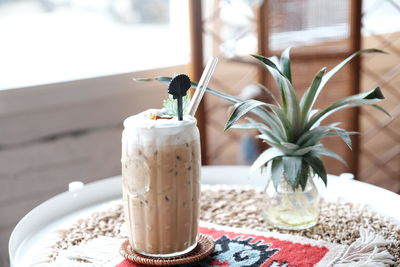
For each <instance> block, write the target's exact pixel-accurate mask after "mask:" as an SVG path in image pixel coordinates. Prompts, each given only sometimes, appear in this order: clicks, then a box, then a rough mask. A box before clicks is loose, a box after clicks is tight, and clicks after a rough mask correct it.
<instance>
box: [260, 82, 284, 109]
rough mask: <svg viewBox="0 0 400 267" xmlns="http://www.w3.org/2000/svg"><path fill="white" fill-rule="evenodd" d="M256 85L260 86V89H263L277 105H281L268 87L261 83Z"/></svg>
mask: <svg viewBox="0 0 400 267" xmlns="http://www.w3.org/2000/svg"><path fill="white" fill-rule="evenodd" d="M257 86H258V87H260V88H261V89H263V90H264V91H265V92H266V93H267V94H268V95H269V96H270V97H271V98H272V100H274V102H275V104H276V105H277V106H278V107H280V106H281V104H280V103H279V101H278V99H277V98H276V96H275V94H274V93H273V92H272V91H271V90H270V89H268V88H267V87H266V86H264V85H262V84H261V83H257Z"/></svg>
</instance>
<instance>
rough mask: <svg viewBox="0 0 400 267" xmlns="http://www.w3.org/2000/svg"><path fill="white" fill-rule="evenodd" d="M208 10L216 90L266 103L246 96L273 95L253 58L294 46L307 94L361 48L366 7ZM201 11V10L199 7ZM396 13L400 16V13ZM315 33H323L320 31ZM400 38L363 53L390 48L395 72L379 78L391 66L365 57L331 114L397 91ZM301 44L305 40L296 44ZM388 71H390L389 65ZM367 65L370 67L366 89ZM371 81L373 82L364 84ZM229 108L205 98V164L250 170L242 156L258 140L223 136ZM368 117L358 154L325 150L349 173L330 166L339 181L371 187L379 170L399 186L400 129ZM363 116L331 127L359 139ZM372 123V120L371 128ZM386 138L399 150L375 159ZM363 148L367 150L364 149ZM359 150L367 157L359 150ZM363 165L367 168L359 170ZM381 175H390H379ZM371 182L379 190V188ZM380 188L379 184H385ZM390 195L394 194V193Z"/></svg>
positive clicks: (332, 96)
mask: <svg viewBox="0 0 400 267" xmlns="http://www.w3.org/2000/svg"><path fill="white" fill-rule="evenodd" d="M191 1H194V2H200V1H197V0H191ZM387 1H388V2H393V1H390V0H387ZM201 2H202V4H203V6H202V10H203V17H202V20H201V21H200V23H201V25H200V26H201V31H202V32H203V35H202V38H203V40H202V41H203V43H204V49H203V53H202V54H203V55H204V59H207V55H209V54H213V55H216V56H218V57H219V58H220V63H219V65H218V68H217V70H216V73H215V74H214V76H213V79H212V82H211V84H210V86H211V87H214V88H216V89H218V90H221V91H224V92H227V93H230V94H233V95H241V96H243V97H246V96H253V95H252V93H254V94H255V95H256V96H257V97H258V98H262V99H263V98H264V99H266V96H264V95H257V94H256V93H255V92H254V91H252V90H244V88H246V86H248V85H251V84H254V83H255V82H261V83H264V84H266V85H267V86H269V87H272V88H273V83H272V81H271V79H270V78H269V76H268V75H267V73H266V72H265V70H264V69H259V67H258V65H257V64H255V62H254V61H252V60H251V58H250V57H249V56H248V54H250V53H259V54H262V55H268V56H270V55H279V53H280V51H281V50H282V49H284V48H285V47H286V46H289V45H290V46H293V47H294V49H293V54H292V58H293V66H292V68H293V73H294V74H295V75H294V85H295V88H296V89H297V90H299V91H300V92H303V91H304V90H305V89H307V87H308V85H309V83H310V81H311V79H312V77H313V75H314V74H315V73H316V72H317V71H318V70H319V69H320V68H321V67H322V66H327V67H328V69H329V68H332V67H333V66H334V65H336V64H337V63H338V62H340V61H342V60H343V59H344V58H346V57H347V56H349V55H350V54H351V53H353V52H354V51H357V50H359V49H360V47H361V41H362V39H361V31H360V28H361V17H362V13H361V6H362V5H361V4H362V1H361V0H337V1H330V0H312V1H311V0H296V1H293V0H279V1H278V0H265V1H228V0H204V1H201ZM245 3H247V5H246V4H245ZM240 5H242V6H240ZM393 5H395V4H393ZM197 8H199V7H198V6H197ZM394 8H397V9H398V5H397V7H394ZM364 16H365V14H364ZM232 18H234V19H232ZM332 25H339V26H335V27H336V28H334V30H335V31H336V32H335V33H334V36H333V37H332V36H330V35H332V33H330V32H329V31H328V30H325V29H331V28H332V27H330V26H332ZM315 29H318V30H319V31H315ZM296 31H297V32H300V33H301V34H303V35H304V36H306V38H305V39H304V37H303V36H301V35H299V34H297V36H296ZM316 33H318V36H317V37H318V38H316V37H315V34H316ZM313 34H314V35H313ZM397 36H398V34H395V35H391V36H390V37H388V36H384V37H382V36H380V35H379V36H377V37H376V36H375V37H374V39H373V40H375V42H372V41H370V42H369V43H367V42H365V45H364V46H365V47H366V46H368V47H373V46H378V48H379V47H385V48H387V47H389V48H390V49H391V50H393V52H394V55H393V56H391V59H392V61H391V63H390V64H392V65H390V66H391V67H390V66H389V65H384V66H387V68H385V67H382V68H381V70H382V72H378V73H376V72H374V70H375V69H374V68H373V67H374V66H375V65H376V62H375V60H377V61H379V62H380V61H382V60H386V59H382V58H380V57H372V56H366V57H363V58H360V59H357V60H355V61H354V62H353V63H352V64H350V65H349V66H347V67H346V68H345V69H343V71H342V72H340V73H339V74H338V75H337V76H336V77H335V78H334V79H332V80H331V81H330V83H329V84H328V86H327V88H326V90H325V91H324V93H323V95H322V97H321V99H320V100H319V102H318V103H317V105H319V106H320V107H321V106H326V105H328V104H330V103H332V102H333V101H335V100H337V99H338V98H341V97H344V96H348V95H350V94H354V93H357V92H359V91H362V90H368V89H370V88H371V87H372V84H371V83H374V82H375V83H378V84H380V85H381V86H382V88H383V90H384V91H385V92H386V90H387V89H389V87H390V86H391V87H395V83H396V82H397V84H398V82H399V79H398V77H397V76H398V75H397V73H398V72H399V71H400V69H399V65H398V63H397V64H395V63H394V62H395V61H396V60H397V61H398V55H399V54H398V52H399V50H398V48H396V46H395V45H394V44H393V42H394V41H395V40H396V41H397ZM294 37H295V38H294ZM196 38H197V39H196ZM296 38H297V39H298V40H297V41H293V39H296ZM302 38H303V39H302ZM307 38H315V41H314V42H311V43H310V42H308V40H307ZM382 38H386V39H382ZM198 41H199V39H198V37H195V36H192V42H198ZM397 46H398V45H397ZM197 52H198V51H197ZM385 62H386V61H385ZM192 63H193V64H199V65H200V66H202V64H203V62H192ZM386 63H387V64H389V62H386ZM360 65H362V67H363V68H362V69H363V72H362V79H361V81H362V84H361V86H360V69H361V68H360ZM367 72H368V73H367ZM382 74H383V75H382ZM373 75H375V76H373ZM366 76H368V78H365V77H366ZM368 83H369V84H368ZM387 85H389V86H387ZM386 87H388V88H386ZM361 88H362V89H361ZM247 89H249V88H247ZM387 94H389V95H390V94H393V95H394V97H397V102H395V101H396V100H395V98H394V97H393V99H392V100H393V101H394V102H395V103H396V104H397V103H398V99H399V98H398V97H399V95H400V93H399V91H398V90H397V91H396V90H394V89H393V88H392V89H390V93H387ZM393 101H392V102H393ZM384 105H389V110H390V111H391V113H392V114H393V115H394V116H395V115H396V114H397V115H398V113H399V109H400V108H399V106H395V105H394V104H384ZM228 107H229V103H227V102H225V101H224V100H221V99H219V98H216V97H213V96H206V99H205V103H204V119H205V120H206V123H205V124H204V125H203V127H204V133H205V135H206V137H207V142H206V144H205V148H206V149H205V151H206V154H205V155H204V156H205V157H206V159H207V160H206V162H207V163H208V164H241V163H243V158H242V157H241V155H242V154H243V153H242V151H241V150H242V147H243V146H245V145H248V141H249V137H250V136H252V134H253V133H251V132H248V133H243V132H239V131H235V130H232V131H228V132H225V133H224V132H223V125H224V123H225V121H226V118H227V115H228V113H229V109H228ZM365 110H366V109H363V112H362V123H363V124H362V125H363V127H362V128H361V130H363V131H364V129H366V128H368V129H366V133H364V134H363V135H362V137H354V138H353V143H354V149H353V151H350V150H348V148H347V147H346V146H345V145H344V144H342V143H341V142H340V141H339V140H333V139H332V140H329V141H327V142H326V145H327V146H328V147H329V148H331V149H333V150H334V151H336V152H337V153H339V154H341V155H342V156H343V157H344V158H345V159H346V161H347V162H348V163H349V166H350V168H346V167H345V166H343V165H340V164H339V163H337V162H335V161H332V160H329V159H325V160H326V162H327V165H328V171H329V172H330V173H333V174H340V173H342V172H352V173H354V174H356V177H357V178H358V179H362V180H364V179H366V180H367V181H372V180H369V178H368V177H370V176H369V175H368V174H369V173H372V172H371V171H370V170H369V169H371V168H374V172H375V175H378V176H382V174H379V173H381V172H383V173H385V174H387V177H388V178H387V179H388V180H390V181H392V180H393V179H397V180H399V179H398V176H399V168H400V166H399V164H398V160H399V149H398V146H399V135H398V132H399V131H398V125H397V131H396V129H394V127H396V125H395V124H393V122H392V121H393V120H392V119H388V118H383V119H382V120H381V117H377V116H376V114H375V113H373V111H371V110H368V111H365ZM396 112H397V113H396ZM370 113H373V114H370ZM359 114H360V112H359V110H358V109H353V110H347V111H342V112H340V113H338V114H335V115H334V116H333V117H332V118H331V120H332V121H342V122H343V124H342V125H341V126H343V127H344V128H346V129H349V130H355V131H359V130H360V127H359V125H360V115H359ZM379 116H380V115H379ZM366 117H368V119H367V120H366V119H365V118H366ZM365 121H367V122H365ZM327 122H329V121H327ZM367 126H368V127H367ZM382 134H384V135H387V136H388V137H387V138H385V139H391V140H392V142H393V143H392V145H388V146H390V147H391V149H390V150H387V151H386V152H385V154H384V155H383V156H382V157H379V156H378V155H376V154H374V153H372V152H371V151H374V150H371V149H374V148H373V145H374V146H379V144H380V143H379V142H377V141H375V142H374V141H373V140H372V139H376V140H378V138H380V137H379V136H381V135H382ZM360 140H361V141H362V144H361V143H359V141H360ZM369 146H371V147H369ZM360 147H361V148H362V149H359V148H360ZM360 151H361V153H360ZM360 158H361V161H360V160H359V159H360ZM396 160H397V165H396ZM371 162H372V163H371ZM359 163H361V166H360V167H359ZM387 166H389V167H387ZM382 167H384V168H385V170H379V168H382ZM396 168H397V169H396ZM377 173H378V174H377ZM382 180H383V178H382ZM372 182H375V180H374V181H372ZM377 183H378V184H379V182H377ZM391 189H392V190H393V188H391ZM396 190H397V189H396Z"/></svg>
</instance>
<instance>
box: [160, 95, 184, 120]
mask: <svg viewBox="0 0 400 267" xmlns="http://www.w3.org/2000/svg"><path fill="white" fill-rule="evenodd" d="M176 103H177V99H174V98H173V96H172V95H168V98H167V99H165V100H164V101H163V108H164V115H168V116H178V108H177V104H176ZM182 103H183V114H187V111H188V109H189V104H190V97H189V95H186V96H184V97H182Z"/></svg>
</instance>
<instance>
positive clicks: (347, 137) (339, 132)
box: [335, 128, 352, 149]
mask: <svg viewBox="0 0 400 267" xmlns="http://www.w3.org/2000/svg"><path fill="white" fill-rule="evenodd" d="M335 132H336V133H337V135H338V136H339V137H340V138H341V139H342V140H343V142H344V143H345V144H346V145H347V146H348V147H349V148H350V149H352V145H351V139H350V135H349V134H348V133H347V131H346V130H343V129H340V128H335Z"/></svg>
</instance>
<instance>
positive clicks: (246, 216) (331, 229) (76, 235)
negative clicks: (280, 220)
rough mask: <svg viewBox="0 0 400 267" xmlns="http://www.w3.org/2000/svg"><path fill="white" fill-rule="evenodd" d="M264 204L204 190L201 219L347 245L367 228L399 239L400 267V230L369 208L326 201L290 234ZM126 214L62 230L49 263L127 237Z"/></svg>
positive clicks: (399, 257)
mask: <svg viewBox="0 0 400 267" xmlns="http://www.w3.org/2000/svg"><path fill="white" fill-rule="evenodd" d="M263 203H264V201H263V194H262V192H261V191H258V190H254V189H239V188H236V189H235V188H209V189H206V190H202V194H201V212H200V218H201V220H202V221H206V222H211V223H216V224H220V225H226V226H231V227H245V228H248V229H254V230H260V231H272V232H281V233H288V234H292V235H299V236H305V237H308V238H312V239H317V240H325V241H328V242H332V243H339V244H346V245H350V244H351V243H352V242H354V241H355V240H356V239H357V238H358V237H359V230H360V228H366V229H370V230H372V231H373V232H375V233H377V234H380V235H382V236H383V237H384V238H386V239H390V240H395V242H394V243H393V244H391V245H390V246H389V247H388V251H389V252H390V254H392V255H393V256H394V261H395V262H396V264H395V266H400V227H398V226H397V225H396V224H394V223H393V222H391V221H389V220H388V219H385V218H383V217H381V216H379V215H378V214H376V213H374V212H373V211H371V210H370V209H368V208H367V207H362V206H359V205H355V204H352V203H346V202H340V201H339V202H327V201H323V202H322V204H321V215H320V218H319V223H318V224H317V225H316V226H314V227H313V228H311V229H307V230H302V231H289V230H280V229H275V228H273V227H272V226H270V225H268V224H266V222H265V221H264V219H263V217H262V215H261V213H262V206H263ZM122 214H123V209H122V205H121V204H115V205H113V206H112V207H111V208H109V209H108V210H105V211H101V212H96V213H93V214H92V216H91V217H89V218H85V219H82V220H79V221H78V222H76V223H75V224H74V225H73V226H72V227H71V228H69V229H65V230H62V231H60V232H59V235H58V239H57V240H56V241H55V242H54V245H53V250H52V253H51V254H49V255H48V257H49V260H52V259H54V258H56V257H57V255H58V251H60V250H62V249H66V248H68V247H69V246H72V245H77V244H79V243H81V242H85V241H87V240H90V239H93V238H96V237H97V236H100V235H105V236H112V237H120V238H126V237H125V236H123V234H122V233H121V232H120V229H121V225H122V224H123V222H124V218H123V215H122Z"/></svg>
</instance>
